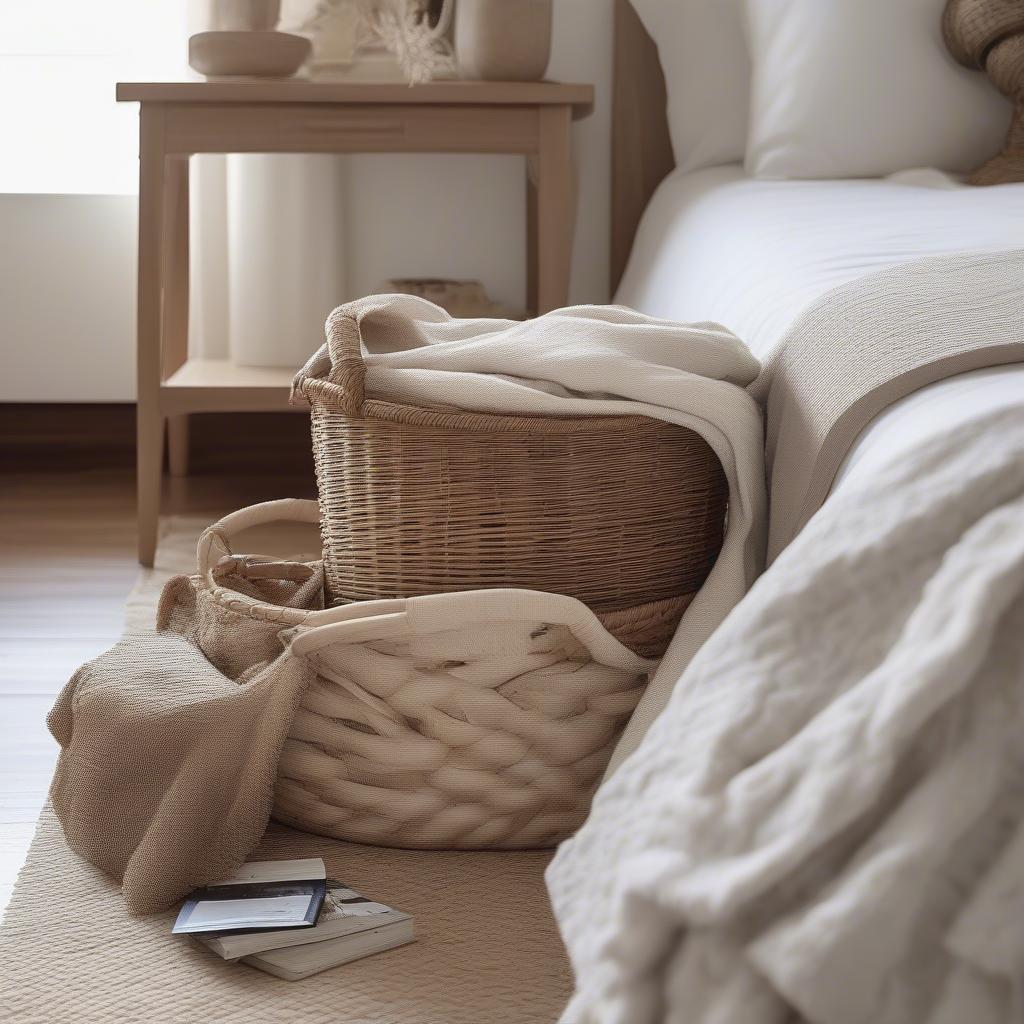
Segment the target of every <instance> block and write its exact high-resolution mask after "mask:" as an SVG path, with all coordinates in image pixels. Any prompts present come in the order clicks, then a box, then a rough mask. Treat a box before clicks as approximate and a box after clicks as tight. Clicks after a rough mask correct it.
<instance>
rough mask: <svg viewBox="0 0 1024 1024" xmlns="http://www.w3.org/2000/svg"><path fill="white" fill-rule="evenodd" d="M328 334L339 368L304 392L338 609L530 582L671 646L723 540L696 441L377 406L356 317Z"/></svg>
mask: <svg viewBox="0 0 1024 1024" xmlns="http://www.w3.org/2000/svg"><path fill="white" fill-rule="evenodd" d="M327 338H328V340H327V345H326V346H325V348H326V352H325V353H323V354H324V355H326V356H327V357H328V359H329V371H326V374H325V376H316V375H307V374H306V373H302V374H300V375H299V376H298V377H296V381H295V393H296V395H299V396H301V397H303V398H304V399H305V400H306V401H308V402H309V404H310V405H311V407H312V430H313V449H314V455H315V460H316V471H317V483H318V486H319V493H320V508H321V513H322V517H323V518H322V530H323V541H324V567H325V570H326V576H327V590H328V595H329V600H330V602H331V603H333V604H341V603H347V602H351V601H363V600H376V599H382V598H397V597H411V596H415V595H420V594H435V593H449V592H452V591H459V590H467V589H474V588H480V587H526V588H529V589H531V590H544V591H550V592H551V593H556V594H567V595H569V596H572V597H575V598H577V599H578V600H580V601H582V602H583V603H584V604H586V605H587V606H588V607H589V608H591V609H592V610H593V611H595V612H596V613H597V614H598V615H600V616H601V617H602V620H603V621H604V622H605V624H606V625H607V626H608V628H609V629H610V630H611V631H612V632H613V633H614V634H615V635H616V636H619V637H620V638H621V639H622V640H623V641H624V642H625V643H627V644H629V646H630V647H632V648H633V649H634V650H636V651H637V652H638V653H641V654H644V655H651V656H654V655H659V654H661V653H663V652H664V649H665V647H666V645H667V643H668V641H669V640H670V639H671V637H672V634H673V633H674V631H675V628H676V625H677V624H678V621H679V618H680V617H681V615H682V613H683V611H684V610H685V609H686V607H687V605H688V604H689V601H690V600H691V599H692V596H693V595H694V593H696V591H697V590H698V589H699V588H700V586H701V584H702V583H703V582H704V580H705V578H706V577H707V575H708V573H709V572H710V571H711V567H712V565H713V564H714V561H715V558H716V557H717V555H718V551H719V548H720V547H721V544H722V532H723V525H724V520H725V507H726V496H727V486H726V481H725V475H724V473H723V471H722V467H721V465H720V463H719V461H718V458H717V457H716V456H715V454H714V452H713V451H712V450H711V448H710V446H709V445H708V444H707V442H706V441H705V440H704V439H703V438H702V437H701V436H700V435H699V434H696V433H695V432H693V431H691V430H687V429H685V428H683V427H679V426H676V425H674V424H670V423H666V422H663V421H661V420H655V419H651V418H648V417H644V416H615V417H607V416H586V417H582V416H577V417H554V416H529V417H527V416H505V415H491V414H486V413H475V412H466V411H462V410H457V409H442V408H419V407H411V406H407V405H400V404H396V403H393V402H384V401H379V400H375V399H367V398H366V396H365V390H364V377H365V364H364V362H363V358H362V348H361V342H360V337H359V329H358V326H357V324H356V322H355V321H354V320H353V319H352V318H351V317H349V316H344V315H341V314H340V313H338V312H336V314H335V315H334V316H332V317H331V319H330V320H329V321H328V333H327ZM327 362H328V360H324V361H323V364H322V365H325V364H326V363H327Z"/></svg>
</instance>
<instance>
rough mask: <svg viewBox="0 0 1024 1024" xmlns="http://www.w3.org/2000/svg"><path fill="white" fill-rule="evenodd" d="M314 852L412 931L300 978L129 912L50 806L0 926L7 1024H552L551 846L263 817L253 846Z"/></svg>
mask: <svg viewBox="0 0 1024 1024" xmlns="http://www.w3.org/2000/svg"><path fill="white" fill-rule="evenodd" d="M253 856H254V857H259V858H265V859H276V858H291V857H323V859H324V861H325V863H326V865H327V871H328V874H329V875H330V876H332V877H334V878H338V879H341V880H343V881H345V882H346V883H348V884H349V885H352V886H354V887H355V888H356V889H358V890H359V891H361V892H365V893H368V894H371V895H373V896H376V897H379V898H380V899H382V900H384V901H385V902H387V903H391V904H394V905H395V906H398V907H401V908H402V909H403V910H406V911H408V912H409V913H411V914H413V915H414V916H415V919H416V923H415V928H416V935H417V938H416V941H415V942H414V943H412V944H411V945H409V946H404V947H402V948H400V949H394V950H389V951H388V952H386V953H381V954H378V955H377V956H373V957H369V958H368V959H365V960H359V961H356V962H355V963H351V964H345V965H343V966H341V967H338V968H336V969H334V970H332V971H328V972H326V973H324V974H318V975H316V976H315V977H312V978H308V979H306V980H305V981H300V982H295V983H291V982H287V981H282V980H280V979H279V978H274V977H271V976H270V975H268V974H264V973H262V972H261V971H258V970H256V969H254V968H252V967H248V966H247V965H245V964H232V963H226V962H224V961H223V960H221V959H220V958H219V957H217V956H214V955H213V954H212V953H211V952H210V951H209V950H207V949H203V948H201V947H200V946H198V944H195V943H193V942H191V941H190V940H188V939H186V938H183V937H181V936H175V935H171V934H170V927H171V921H172V919H173V913H165V914H159V915H154V916H150V917H144V918H138V917H129V916H128V915H127V914H126V913H125V910H124V903H123V901H122V900H121V897H120V894H119V893H118V889H117V885H116V883H114V882H113V881H111V880H110V879H109V878H107V877H106V876H104V875H103V874H102V873H101V872H100V871H98V870H97V869H96V868H94V867H93V866H92V865H91V864H88V863H87V862H86V861H84V860H82V859H81V858H79V857H77V856H76V855H75V854H74V853H73V852H72V851H71V850H69V849H68V847H67V844H66V843H65V841H64V837H63V836H62V835H61V831H60V827H59V826H58V824H57V822H56V820H55V818H54V817H53V815H52V812H51V811H50V810H49V809H47V810H46V811H44V812H43V818H42V821H41V823H40V826H39V830H38V832H37V834H36V838H35V840H34V841H33V844H32V848H31V850H30V851H29V856H28V863H27V865H26V867H25V868H24V869H23V871H22V873H21V876H20V878H19V880H18V884H17V886H16V888H15V891H14V896H13V898H12V900H11V903H10V906H9V907H8V910H7V916H6V918H5V920H4V923H3V926H2V927H0V1020H3V1021H4V1024H553V1022H554V1021H555V1020H556V1019H557V1018H558V1014H559V1013H560V1011H561V1009H562V1007H563V1006H564V1005H565V1002H566V1000H567V999H568V997H569V993H570V991H571V989H572V976H571V974H570V972H569V967H568V963H567V961H566V959H565V952H564V950H563V947H562V943H561V940H560V939H559V937H558V931H557V929H556V927H555V922H554V920H553V918H552V916H551V911H550V909H549V907H548V900H547V893H546V892H545V891H544V883H543V872H544V868H545V866H546V865H547V863H548V861H549V859H550V854H548V853H544V852H539V853H538V852H527V853H422V852H410V851H408V850H382V849H375V848H372V847H365V846H364V847H360V846H353V845H349V844H346V843H339V842H337V841H335V840H331V839H324V838H322V837H319V836H311V835H307V834H305V833H302V832H294V831H292V830H291V829H288V828H285V827H283V826H280V825H274V824H272V825H271V826H270V828H269V829H268V831H267V834H266V836H265V837H264V839H263V842H262V843H261V844H260V846H259V848H258V849H257V850H256V852H255V853H254V854H253Z"/></svg>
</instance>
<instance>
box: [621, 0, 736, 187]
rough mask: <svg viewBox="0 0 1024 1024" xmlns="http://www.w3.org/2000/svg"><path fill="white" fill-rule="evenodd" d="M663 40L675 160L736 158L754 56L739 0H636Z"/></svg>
mask: <svg viewBox="0 0 1024 1024" xmlns="http://www.w3.org/2000/svg"><path fill="white" fill-rule="evenodd" d="M633 6H634V7H635V8H636V12H637V14H639V15H640V20H641V21H642V22H643V23H644V28H646V29H647V32H648V34H649V35H650V36H651V38H652V39H653V40H654V41H655V42H656V43H657V44H658V56H659V58H660V59H661V68H662V71H664V73H665V86H666V89H667V91H668V128H669V135H670V136H671V137H672V152H673V153H674V154H675V158H676V167H678V168H681V169H682V170H684V171H697V170H700V168H702V167H717V166H719V165H721V164H733V163H738V162H739V161H741V160H742V159H743V152H744V150H745V149H746V145H747V113H748V109H749V106H750V58H749V57H748V56H747V41H746V37H745V36H744V32H743V6H742V0H633Z"/></svg>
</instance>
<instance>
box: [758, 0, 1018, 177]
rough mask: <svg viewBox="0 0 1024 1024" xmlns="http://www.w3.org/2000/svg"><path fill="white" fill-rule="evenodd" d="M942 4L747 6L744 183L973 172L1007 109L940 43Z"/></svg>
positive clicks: (788, 1)
mask: <svg viewBox="0 0 1024 1024" xmlns="http://www.w3.org/2000/svg"><path fill="white" fill-rule="evenodd" d="M945 5H946V0H746V18H747V32H748V36H749V44H750V54H751V60H752V63H753V78H752V81H751V103H750V135H749V138H748V142H747V158H746V167H747V171H748V172H749V173H750V174H752V175H754V176H755V177H758V178H866V177H880V176H883V175H886V174H891V173H893V172H894V171H901V170H905V169H907V168H910V167H938V168H941V169H942V170H945V171H967V170H970V169H972V168H975V167H977V166H978V165H979V164H981V163H983V162H984V161H985V160H986V159H988V157H990V156H992V155H993V154H995V153H996V152H998V150H999V149H1000V148H1001V146H1002V142H1003V140H1004V138H1005V137H1006V131H1007V128H1008V127H1009V123H1010V105H1009V103H1008V102H1007V100H1005V99H1004V98H1003V97H1002V96H1001V95H1000V94H999V93H998V92H997V91H996V90H995V89H994V88H993V87H992V86H991V85H990V84H989V82H988V80H987V79H986V77H985V76H984V75H982V74H979V73H978V72H976V71H969V70H967V69H966V68H962V67H960V65H958V64H957V63H956V62H955V61H954V60H953V58H952V57H951V56H950V55H949V53H948V51H947V50H946V47H945V44H944V43H943V40H942V11H943V8H944V7H945Z"/></svg>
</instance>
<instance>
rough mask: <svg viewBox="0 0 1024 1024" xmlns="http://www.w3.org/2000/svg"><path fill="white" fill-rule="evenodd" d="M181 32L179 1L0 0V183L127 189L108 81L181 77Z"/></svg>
mask: <svg viewBox="0 0 1024 1024" xmlns="http://www.w3.org/2000/svg"><path fill="white" fill-rule="evenodd" d="M187 35H188V30H187V4H186V2H185V0H92V2H89V3H84V2H83V0H0V138H2V139H3V143H2V150H3V151H2V153H0V192H7V193H12V192H16V193H26V192H36V193H38V192H44V193H88V194H118V193H123V194H130V193H133V192H135V191H136V189H137V185H138V181H137V179H138V162H137V160H138V156H137V154H138V108H137V107H136V106H135V105H134V104H123V103H116V102H115V101H114V86H115V83H116V82H117V81H119V80H136V81H147V80H159V79H167V78H171V79H177V78H182V77H184V76H185V73H186V71H187V68H186V45H187V42H186V41H187Z"/></svg>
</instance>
